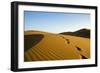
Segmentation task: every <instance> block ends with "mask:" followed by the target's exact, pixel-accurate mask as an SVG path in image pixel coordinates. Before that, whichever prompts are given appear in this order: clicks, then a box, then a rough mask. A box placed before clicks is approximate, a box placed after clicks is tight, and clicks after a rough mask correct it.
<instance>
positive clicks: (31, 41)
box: [24, 34, 44, 51]
mask: <svg viewBox="0 0 100 73" xmlns="http://www.w3.org/2000/svg"><path fill="white" fill-rule="evenodd" d="M43 37H44V36H43V35H42V34H34V35H25V36H24V51H27V50H29V49H30V48H32V47H34V46H35V45H36V44H38V43H39V42H40V41H41V40H42V39H43Z"/></svg>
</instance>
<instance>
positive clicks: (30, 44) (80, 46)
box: [24, 31, 90, 62]
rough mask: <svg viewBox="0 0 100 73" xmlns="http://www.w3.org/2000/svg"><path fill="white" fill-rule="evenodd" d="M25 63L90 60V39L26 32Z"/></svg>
mask: <svg viewBox="0 0 100 73" xmlns="http://www.w3.org/2000/svg"><path fill="white" fill-rule="evenodd" d="M24 47H25V51H24V52H25V53H24V61H25V62H29V61H50V60H73V59H88V58H90V39H89V38H84V37H77V36H71V35H63V34H52V33H47V32H40V31H25V34H24Z"/></svg>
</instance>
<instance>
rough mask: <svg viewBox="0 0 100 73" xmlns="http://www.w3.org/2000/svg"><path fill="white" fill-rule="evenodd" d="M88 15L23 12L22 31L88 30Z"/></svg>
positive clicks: (56, 31)
mask: <svg viewBox="0 0 100 73" xmlns="http://www.w3.org/2000/svg"><path fill="white" fill-rule="evenodd" d="M90 18H91V17H90V14H86V13H85V14H82V13H61V12H36V11H35V12H34V11H24V30H38V31H45V32H52V33H61V32H68V31H76V30H79V29H81V28H87V29H90V24H91V23H90V22H91V21H90Z"/></svg>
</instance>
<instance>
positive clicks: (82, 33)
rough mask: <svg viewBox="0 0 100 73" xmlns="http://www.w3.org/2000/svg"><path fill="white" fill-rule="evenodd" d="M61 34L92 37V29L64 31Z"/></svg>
mask: <svg viewBox="0 0 100 73" xmlns="http://www.w3.org/2000/svg"><path fill="white" fill-rule="evenodd" d="M60 34H64V35H72V36H79V37H85V38H90V30H89V29H80V30H78V31H75V32H62V33H60Z"/></svg>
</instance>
